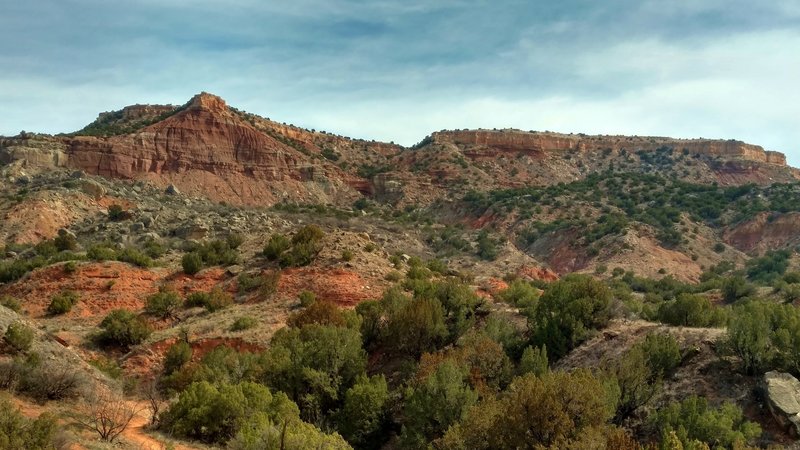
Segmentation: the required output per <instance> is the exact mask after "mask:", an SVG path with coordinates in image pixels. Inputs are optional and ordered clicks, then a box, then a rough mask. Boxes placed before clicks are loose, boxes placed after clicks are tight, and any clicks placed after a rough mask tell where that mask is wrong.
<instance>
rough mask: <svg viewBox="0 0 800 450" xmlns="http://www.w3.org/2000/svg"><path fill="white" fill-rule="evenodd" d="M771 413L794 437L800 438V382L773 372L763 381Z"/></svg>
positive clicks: (790, 376)
mask: <svg viewBox="0 0 800 450" xmlns="http://www.w3.org/2000/svg"><path fill="white" fill-rule="evenodd" d="M762 384H763V389H764V397H765V400H766V403H767V407H768V408H769V411H770V413H772V416H773V417H774V418H775V420H777V421H778V423H780V424H781V426H783V427H784V428H786V429H787V431H788V432H789V433H790V434H791V435H792V436H794V437H798V436H800V381H798V380H797V378H795V377H793V376H792V375H790V374H788V373H784V372H776V371H771V372H767V373H765V374H764V379H763V381H762Z"/></svg>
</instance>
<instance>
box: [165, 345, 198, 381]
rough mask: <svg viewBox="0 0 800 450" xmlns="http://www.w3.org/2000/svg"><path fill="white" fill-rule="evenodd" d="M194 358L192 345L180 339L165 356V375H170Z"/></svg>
mask: <svg viewBox="0 0 800 450" xmlns="http://www.w3.org/2000/svg"><path fill="white" fill-rule="evenodd" d="M191 360H192V347H191V346H190V345H189V344H188V343H187V342H186V341H178V342H176V343H174V344H172V345H171V346H170V347H169V349H167V354H166V355H165V356H164V375H170V374H172V373H174V372H175V371H177V370H178V369H180V368H181V367H183V366H184V365H185V364H186V363H188V362H189V361H191Z"/></svg>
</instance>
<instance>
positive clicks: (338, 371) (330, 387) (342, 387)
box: [263, 324, 367, 423]
mask: <svg viewBox="0 0 800 450" xmlns="http://www.w3.org/2000/svg"><path fill="white" fill-rule="evenodd" d="M270 345H271V346H270V349H269V351H268V352H267V354H266V360H265V362H264V364H263V367H264V369H265V370H266V374H265V376H264V379H265V380H266V382H267V384H268V385H269V386H270V388H272V389H274V390H278V391H283V392H286V393H287V394H288V395H289V398H291V399H292V400H294V401H296V402H298V406H300V410H301V413H302V417H303V418H304V420H306V421H308V422H312V423H316V422H317V421H318V420H322V419H323V418H324V414H326V413H327V412H328V411H331V410H334V409H336V408H337V407H338V405H339V399H341V398H342V397H343V395H344V394H345V392H346V390H347V389H348V388H349V387H351V386H353V384H354V383H355V381H356V380H357V378H358V377H359V376H360V375H362V374H364V370H365V368H366V364H367V354H366V352H365V351H364V350H363V349H362V348H361V334H360V333H359V331H358V329H354V328H351V327H339V326H329V325H318V324H309V325H305V326H303V327H301V328H295V327H290V328H283V329H280V330H278V332H276V333H275V336H274V337H273V339H272V342H271V344H270Z"/></svg>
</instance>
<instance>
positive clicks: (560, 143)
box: [431, 130, 786, 166]
mask: <svg viewBox="0 0 800 450" xmlns="http://www.w3.org/2000/svg"><path fill="white" fill-rule="evenodd" d="M431 138H432V141H433V142H434V143H447V142H450V143H454V144H457V145H464V146H469V147H478V148H487V149H498V150H502V151H509V152H524V153H541V152H551V151H568V150H575V151H579V152H586V151H602V150H606V149H610V150H612V151H620V150H623V149H624V150H627V151H638V150H644V151H654V150H656V149H658V148H662V147H671V148H674V149H675V150H678V151H682V150H684V149H686V150H687V151H688V152H690V153H696V154H701V155H708V156H720V157H724V158H740V159H743V160H747V161H756V162H762V163H769V164H776V165H780V166H785V165H786V156H785V155H784V154H783V153H780V152H773V151H765V150H764V149H763V148H762V147H760V146H758V145H751V144H746V143H744V142H741V141H735V140H727V141H725V140H712V139H672V138H665V137H638V136H587V135H572V134H559V133H537V132H524V131H519V130H498V131H494V130H469V131H440V132H436V133H433V134H432V135H431Z"/></svg>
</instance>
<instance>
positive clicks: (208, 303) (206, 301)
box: [186, 286, 233, 312]
mask: <svg viewBox="0 0 800 450" xmlns="http://www.w3.org/2000/svg"><path fill="white" fill-rule="evenodd" d="M232 304H233V296H232V295H230V294H229V293H227V292H225V291H223V290H222V288H220V287H219V286H215V287H214V288H213V289H211V291H209V292H193V293H191V294H189V295H188V296H187V297H186V306H188V307H195V306H202V307H203V308H205V309H206V310H208V312H215V311H219V310H220V309H224V308H227V307H228V306H230V305H232Z"/></svg>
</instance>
